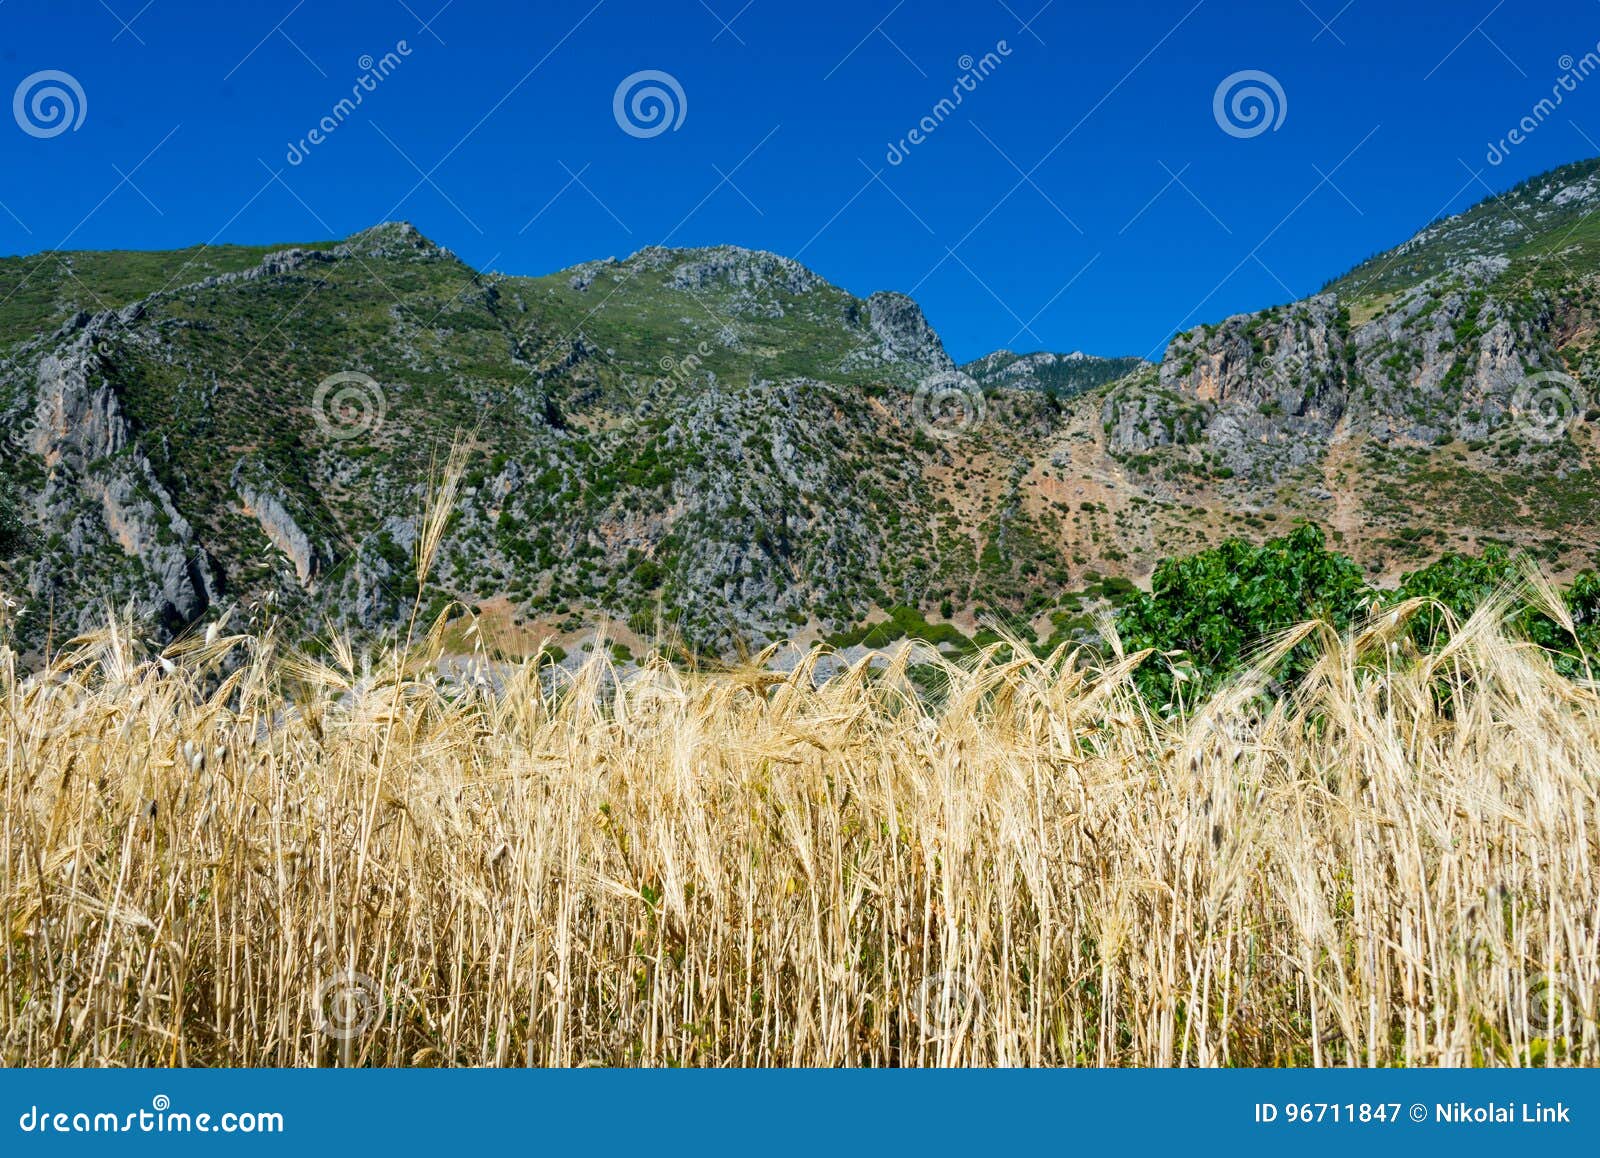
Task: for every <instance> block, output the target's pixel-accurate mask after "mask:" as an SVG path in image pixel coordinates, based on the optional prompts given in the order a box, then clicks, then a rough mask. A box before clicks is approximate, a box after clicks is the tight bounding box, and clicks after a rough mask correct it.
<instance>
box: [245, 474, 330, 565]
mask: <svg viewBox="0 0 1600 1158" xmlns="http://www.w3.org/2000/svg"><path fill="white" fill-rule="evenodd" d="M233 485H234V493H235V494H237V495H238V497H239V504H240V513H242V514H243V515H245V517H247V518H252V519H254V520H255V521H256V522H257V524H259V525H260V527H261V531H262V534H264V535H266V537H267V540H268V541H269V542H270V543H271V544H272V545H273V546H274V547H276V548H277V549H278V550H280V551H282V552H283V553H284V555H286V556H287V557H288V559H289V561H290V562H291V563H292V564H294V575H295V579H296V580H298V581H299V583H300V586H302V587H304V588H307V589H308V590H309V589H312V588H313V587H314V586H315V584H316V581H317V579H318V578H319V577H320V576H321V575H322V573H323V571H324V570H325V569H326V565H327V563H328V561H329V560H328V557H327V556H328V552H326V551H324V550H323V549H322V548H321V547H319V546H318V545H317V544H315V543H313V542H312V540H311V536H310V535H308V534H307V533H306V532H305V530H304V529H302V528H301V526H300V524H299V523H298V522H296V521H295V519H294V516H293V515H291V514H290V513H289V507H288V504H287V501H286V498H285V496H284V495H283V492H282V488H281V487H275V486H274V485H273V484H272V483H271V482H270V481H261V480H252V479H251V478H250V477H249V471H248V469H247V464H245V463H240V464H239V466H237V467H235V468H234V472H233Z"/></svg>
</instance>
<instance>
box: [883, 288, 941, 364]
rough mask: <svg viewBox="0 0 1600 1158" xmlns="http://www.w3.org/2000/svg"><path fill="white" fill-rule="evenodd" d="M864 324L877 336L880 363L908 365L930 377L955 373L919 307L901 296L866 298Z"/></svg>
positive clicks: (887, 294) (888, 293)
mask: <svg viewBox="0 0 1600 1158" xmlns="http://www.w3.org/2000/svg"><path fill="white" fill-rule="evenodd" d="M867 324H868V325H869V326H871V328H872V332H873V333H874V334H876V335H877V336H878V340H879V353H880V354H881V356H882V357H883V359H884V361H886V362H903V363H908V364H910V365H912V366H915V367H918V368H920V369H922V370H925V371H927V372H930V373H934V372H942V371H947V370H954V369H955V365H956V364H955V362H954V361H953V360H952V359H951V357H950V355H949V354H947V353H945V349H944V343H943V342H941V341H940V340H939V335H938V334H936V333H935V332H934V329H933V327H932V326H930V325H929V324H928V319H927V317H926V316H924V314H923V312H922V307H921V306H919V305H917V303H916V302H915V301H913V300H912V299H911V298H909V297H907V296H906V295H905V294H902V293H894V292H892V291H887V290H880V291H879V292H878V293H875V294H873V295H872V296H871V297H869V298H868V299H867Z"/></svg>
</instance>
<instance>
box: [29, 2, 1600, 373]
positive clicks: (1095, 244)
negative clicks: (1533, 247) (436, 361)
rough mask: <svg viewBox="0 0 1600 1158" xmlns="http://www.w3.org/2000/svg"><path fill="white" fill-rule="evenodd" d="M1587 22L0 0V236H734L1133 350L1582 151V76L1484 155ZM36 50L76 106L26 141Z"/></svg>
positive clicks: (952, 308) (508, 241)
mask: <svg viewBox="0 0 1600 1158" xmlns="http://www.w3.org/2000/svg"><path fill="white" fill-rule="evenodd" d="M402 42H403V44H404V50H403V51H402V50H401V47H400V46H401V45H402ZM1597 43H1600V3H1596V2H1595V0H1561V2H1552V3H1540V4H1537V5H1528V4H1521V3H1516V2H1514V0H1513V2H1501V3H1498V4H1497V3H1496V0H1453V2H1450V3H1443V2H1435V3H1417V2H1407V0H1349V2H1348V3H1346V0H1274V2H1272V3H1223V2H1221V0H1198V2H1197V0H1174V2H1170V3H1169V2H1165V0H1115V2H1102V0H1081V2H1076V3H1069V2H1068V0H1053V2H1049V3H1046V2H1045V0H967V2H965V3H959V4H958V3H917V2H916V0H904V2H902V3H898V4H897V3H896V0H852V2H849V3H842V2H835V0H811V2H808V3H804V4H798V3H780V2H779V0H750V2H749V3H746V0H687V2H682V0H656V2H654V3H636V2H633V0H600V2H599V3H596V2H595V0H577V2H575V3H567V2H564V0H561V2H547V3H539V4H526V5H524V4H515V5H514V4H502V3H473V2H470V0H453V2H449V3H447V2H446V0H403V2H402V0H356V2H350V3H340V4H338V5H331V4H325V3H317V2H316V0H308V2H303V3H301V4H299V5H298V6H297V5H296V4H295V0H261V2H257V3H248V2H238V3H230V4H227V5H223V4H199V3H194V2H191V0H149V2H148V3H146V2H145V0H86V2H81V0H65V2H62V0H0V96H5V95H14V94H16V93H17V90H18V89H19V87H20V88H22V89H23V90H24V92H23V104H22V107H21V112H20V114H19V113H18V112H17V110H16V108H15V104H14V105H13V109H12V113H13V115H12V116H11V117H0V252H3V253H30V252H35V251H39V250H48V249H54V248H66V249H107V248H170V247H177V246H183V245H189V244H194V243H198V242H207V241H213V240H215V241H219V242H243V243H274V242H288V241H296V240H309V239H316V238H324V237H328V236H344V235H347V234H350V233H353V232H355V231H357V230H359V229H362V228H365V227H366V226H369V225H371V224H373V223H374V222H376V221H379V220H384V219H393V218H403V219H406V220H410V221H412V222H414V223H415V224H416V225H417V226H418V227H419V228H420V229H421V230H422V231H423V232H424V233H426V234H428V235H429V236H430V237H432V238H434V239H435V240H436V241H438V242H440V243H441V244H444V245H447V246H449V247H450V248H451V249H453V250H455V251H456V252H457V253H458V254H459V255H460V256H461V257H462V258H463V259H464V260H465V261H467V262H469V263H470V264H472V265H474V266H477V267H479V268H486V269H495V270H500V271H504V272H507V273H544V272H548V271H550V270H553V269H559V268H562V267H564V266H568V265H571V264H574V263H577V262H579V261H584V260H588V259H591V258H595V257H605V256H612V255H615V256H625V255H626V254H628V253H631V252H633V251H634V250H636V249H638V248H640V247H642V246H645V245H651V244H661V243H665V244H670V245H706V244H713V243H720V242H729V243H735V244H739V245H746V246H752V247H757V248H762V249H770V250H774V251H776V252H779V253H784V254H788V255H791V256H795V257H798V258H799V259H800V260H801V261H803V262H804V263H805V264H806V265H808V266H810V267H812V268H813V269H815V270H817V271H818V272H819V273H821V274H822V275H823V276H825V277H827V278H828V279H830V280H831V281H833V282H835V283H837V284H839V285H842V286H844V287H845V288H847V289H849V290H851V291H853V292H855V293H858V294H862V295H865V294H867V293H870V292H872V291H873V290H877V289H896V290H902V291H905V292H909V293H912V294H913V295H914V296H915V297H916V298H917V299H918V300H919V301H920V302H921V303H922V304H923V307H924V308H925V310H926V311H927V313H928V316H929V318H930V320H931V321H932V322H933V324H934V326H935V327H936V328H937V329H938V330H939V331H940V333H941V334H942V335H943V336H944V338H945V341H946V344H947V346H948V347H949V348H950V350H951V352H952V354H954V355H955V356H956V357H957V358H959V359H963V360H964V359H967V358H972V357H976V356H978V355H980V354H982V353H985V352H987V351H989V350H991V349H995V348H998V347H1002V346H1003V347H1009V348H1013V349H1019V350H1022V349H1027V350H1032V349H1055V350H1071V349H1084V350H1088V351H1090V352H1094V353H1104V354H1118V353H1137V354H1153V353H1157V352H1159V351H1160V349H1161V348H1162V346H1163V345H1164V343H1165V342H1166V340H1167V338H1168V337H1169V336H1170V335H1171V334H1172V333H1173V332H1174V331H1175V330H1178V329H1180V328H1186V327H1188V326H1191V325H1193V324H1196V323H1198V322H1201V321H1208V320H1215V319H1217V318H1220V317H1223V316H1226V315H1228V314H1230V313H1237V312H1240V311H1243V310H1251V309H1257V308H1260V307H1263V306H1266V305H1269V304H1272V303H1274V302H1279V301H1284V300H1287V299H1290V298H1292V297H1297V296H1301V295H1304V294H1306V293H1310V292H1313V291H1315V290H1316V289H1317V288H1318V287H1320V286H1321V285H1322V284H1323V283H1324V282H1325V281H1326V280H1327V279H1329V278H1330V277H1333V276H1335V275H1337V274H1339V273H1340V272H1342V271H1343V270H1345V269H1346V268H1348V267H1349V266H1351V265H1352V264H1354V263H1355V262H1357V261H1359V260H1360V259H1362V258H1364V257H1366V256H1368V255H1370V254H1371V253H1374V252H1376V251H1379V250H1381V249H1384V248H1387V247H1389V246H1391V245H1393V244H1395V243H1397V242H1399V241H1402V240H1404V239H1405V238H1406V237H1407V236H1409V235H1410V234H1411V233H1413V232H1414V231H1415V230H1416V229H1418V228H1420V227H1421V226H1422V225H1424V224H1426V223H1427V222H1428V221H1429V220H1431V219H1433V218H1434V217H1436V216H1439V215H1441V214H1442V213H1445V212H1450V211H1456V210H1460V209H1463V208H1466V207H1467V206H1468V205H1470V204H1472V203H1473V202H1475V201H1478V200H1480V199H1482V198H1483V197H1484V196H1487V195H1488V194H1489V192H1490V191H1491V190H1494V191H1498V190H1502V189H1505V188H1508V187H1509V186H1511V185H1513V184H1515V183H1516V182H1518V181H1519V180H1521V179H1522V178H1524V177H1527V176H1529V175H1531V174H1534V173H1537V172H1540V171H1543V170H1545V169H1548V168H1550V167H1552V166H1555V165H1558V164H1562V163H1565V162H1567V161H1571V160H1575V159H1578V158H1581V157H1585V156H1590V155H1594V154H1596V153H1600V146H1597V145H1595V144H1594V143H1593V142H1594V141H1600V74H1596V75H1595V76H1592V77H1590V78H1589V79H1587V80H1586V81H1583V82H1581V83H1578V84H1576V85H1575V86H1574V90H1573V91H1571V92H1565V93H1563V100H1562V103H1561V106H1560V107H1559V108H1558V109H1556V110H1554V112H1552V113H1549V114H1548V115H1545V116H1542V117H1541V118H1539V119H1538V121H1537V123H1536V126H1535V128H1534V129H1533V130H1532V131H1531V132H1527V133H1525V134H1523V136H1524V139H1523V140H1522V142H1521V143H1520V144H1515V145H1512V146H1510V147H1509V148H1508V149H1507V150H1506V151H1505V154H1506V155H1505V156H1504V157H1503V159H1501V160H1500V161H1499V162H1498V163H1497V164H1491V163H1490V162H1489V160H1488V159H1487V157H1488V153H1489V151H1490V148H1489V147H1490V144H1491V143H1492V142H1500V141H1502V140H1503V139H1505V138H1506V136H1507V134H1508V132H1509V131H1510V130H1512V129H1513V128H1515V127H1516V126H1517V124H1518V122H1519V121H1521V120H1522V119H1523V118H1524V117H1528V116H1530V115H1531V114H1532V111H1533V109H1534V106H1535V105H1536V104H1537V103H1538V101H1539V100H1540V99H1541V98H1543V97H1546V96H1549V95H1550V93H1551V91H1552V88H1554V87H1555V86H1556V84H1557V81H1558V79H1559V78H1560V77H1561V76H1562V75H1563V73H1564V72H1565V71H1566V69H1567V68H1568V67H1570V64H1569V63H1568V61H1567V60H1565V59H1564V58H1576V59H1578V60H1581V59H1582V57H1583V56H1584V54H1585V53H1588V52H1594V51H1596V50H1597V49H1596V46H1597ZM1002 45H1003V48H1002ZM385 54H392V56H391V59H392V61H393V62H394V63H392V64H391V65H390V66H389V67H387V68H386V69H384V71H386V72H387V75H386V76H384V77H383V78H382V79H381V80H376V81H374V80H372V79H371V70H372V69H374V68H379V67H381V66H380V65H379V64H378V63H377V62H379V61H381V60H382V59H383V58H384V56H385ZM986 54H989V62H988V63H987V64H985V63H984V60H985V56H986ZM647 70H648V71H652V72H657V73H665V74H667V75H668V76H670V77H671V78H672V80H673V81H674V82H676V86H677V88H678V89H679V90H681V92H682V94H683V99H682V102H681V103H682V108H681V109H680V112H681V120H679V119H678V118H677V117H674V127H671V128H667V129H665V130H664V131H661V132H659V133H656V134H655V135H642V134H643V133H645V132H648V131H649V130H650V129H652V128H654V127H656V126H654V125H650V124H645V125H643V126H642V127H641V126H640V125H638V124H634V123H633V122H631V121H629V122H628V126H629V127H631V128H632V130H633V131H632V132H629V131H627V130H626V129H625V128H624V125H623V121H627V120H628V107H629V106H628V103H627V101H626V100H624V103H623V109H624V117H623V121H619V119H618V117H617V116H616V114H615V101H614V98H615V96H616V94H617V90H618V87H619V85H620V84H621V83H622V82H623V81H624V79H625V78H627V77H630V76H632V75H633V74H635V73H639V72H643V71H647ZM45 71H56V72H62V73H66V74H68V76H70V77H71V78H72V80H73V81H74V82H76V85H77V88H78V90H80V91H81V93H82V104H83V106H84V107H83V109H82V110H81V111H82V119H81V122H77V121H76V120H74V123H76V128H67V129H65V130H64V131H61V132H59V133H56V134H55V135H39V134H41V133H43V132H48V131H49V130H51V129H53V128H55V127H57V126H58V125H59V122H54V123H52V122H50V121H49V119H48V118H49V113H50V109H49V107H48V105H47V106H46V107H45V109H44V110H43V111H41V112H38V113H37V116H38V117H39V118H40V120H39V121H38V122H35V121H34V120H33V119H32V118H34V117H35V110H34V108H33V107H32V106H31V104H30V99H29V98H31V96H32V95H33V94H34V93H35V92H37V91H38V89H39V88H40V87H41V86H44V87H48V86H49V85H50V84H52V83H55V84H58V85H59V84H60V82H52V81H50V80H49V78H45V79H43V80H35V81H34V83H33V87H32V88H31V89H29V88H28V87H27V81H28V78H30V77H34V76H35V74H38V73H40V72H45ZM976 72H982V73H984V74H985V75H983V76H982V77H981V79H974V74H975V73H976ZM1242 72H1257V73H1265V74H1267V75H1268V76H1269V77H1270V78H1271V80H1272V82H1274V83H1275V86H1276V89H1277V90H1278V91H1279V92H1281V94H1282V98H1281V101H1280V99H1279V97H1278V95H1277V93H1276V92H1273V91H1270V88H1269V87H1268V86H1267V85H1265V84H1264V83H1263V82H1257V83H1258V85H1259V86H1260V87H1261V88H1262V91H1265V92H1267V95H1268V99H1269V100H1270V101H1271V102H1272V103H1273V104H1274V105H1275V106H1278V112H1279V113H1281V119H1279V117H1277V116H1274V117H1273V118H1272V124H1273V126H1274V127H1270V128H1265V129H1264V130H1263V131H1261V132H1258V133H1253V135H1252V133H1251V130H1253V129H1254V128H1256V127H1258V125H1259V122H1257V123H1254V124H1253V123H1250V122H1247V121H1237V120H1233V119H1230V113H1229V107H1230V106H1229V102H1228V100H1227V99H1226V98H1227V95H1228V94H1229V92H1231V91H1232V90H1224V101H1223V105H1222V110H1223V115H1222V119H1221V120H1219V117H1218V115H1217V110H1216V102H1215V99H1214V98H1215V97H1216V95H1217V93H1218V89H1219V86H1220V85H1222V83H1223V82H1224V80H1225V79H1226V78H1228V77H1230V76H1233V75H1235V74H1238V73H1242ZM363 75H366V76H368V78H369V79H368V88H367V89H363V90H362V100H361V102H360V104H359V106H357V107H355V108H354V109H353V110H347V111H346V112H344V113H341V114H337V115H335V106H336V105H337V104H338V102H339V101H340V100H341V99H342V98H345V97H348V96H349V95H350V94H351V92H352V90H353V89H355V88H357V87H359V78H360V77H362V76H363ZM963 76H965V77H967V83H966V86H965V87H962V85H961V78H962V77H963ZM1238 83H1244V84H1247V85H1248V84H1249V83H1251V82H1249V81H1248V80H1246V81H1244V82H1238ZM955 89H960V91H961V93H962V99H961V102H960V104H959V105H958V106H955V107H953V108H949V107H947V108H946V109H944V110H939V109H938V108H937V106H938V104H939V102H940V101H941V99H943V98H946V97H949V96H950V95H951V93H952V91H953V90H955ZM67 95H68V98H69V99H70V100H71V101H73V102H75V103H76V102H77V99H78V98H77V96H76V94H75V93H72V92H70V91H69V92H68V94H67ZM668 95H669V97H670V99H671V100H672V101H673V102H674V103H675V104H676V103H678V98H677V96H676V95H675V94H673V93H670V92H669V93H668ZM647 107H648V106H647ZM1249 107H1250V106H1249V105H1248V103H1247V105H1246V112H1248V109H1249ZM19 117H20V119H19ZM325 117H333V118H334V119H333V122H332V123H334V125H335V128H334V129H333V130H332V131H331V132H327V133H325V134H323V138H322V140H321V142H320V143H312V144H310V145H309V147H307V148H304V149H302V150H300V155H299V159H298V162H297V163H291V162H290V159H289V154H290V153H291V145H295V146H298V145H299V144H300V143H301V142H306V141H307V140H308V133H309V132H310V131H311V130H313V129H315V128H316V127H317V126H318V123H319V121H322V120H323V118H325ZM924 118H929V120H928V121H926V122H925V123H927V124H929V125H931V126H932V128H931V129H930V130H929V131H926V132H924V133H922V135H921V140H920V142H918V143H912V142H911V141H910V139H909V134H910V132H911V130H913V129H916V128H917V126H918V124H919V122H923V121H924ZM24 120H27V121H29V123H30V126H31V129H32V131H25V129H24V126H23V124H22V121H24ZM1224 121H1226V122H1227V125H1226V126H1225V125H1224V124H1223V122H1224ZM1229 129H1231V130H1232V131H1229ZM902 142H904V143H905V144H906V146H907V147H904V148H903V149H901V150H900V152H899V159H898V163H891V161H890V159H889V153H890V151H891V149H890V147H891V145H897V144H899V143H902Z"/></svg>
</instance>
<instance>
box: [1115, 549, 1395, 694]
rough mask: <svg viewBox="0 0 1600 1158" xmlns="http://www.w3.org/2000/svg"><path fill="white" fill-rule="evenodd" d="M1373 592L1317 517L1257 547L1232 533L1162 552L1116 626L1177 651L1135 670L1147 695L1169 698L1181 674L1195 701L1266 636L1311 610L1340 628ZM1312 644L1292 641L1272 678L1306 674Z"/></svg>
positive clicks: (1134, 644)
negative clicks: (1170, 554) (1329, 541)
mask: <svg viewBox="0 0 1600 1158" xmlns="http://www.w3.org/2000/svg"><path fill="white" fill-rule="evenodd" d="M1372 597H1373V593H1372V591H1371V589H1370V588H1369V587H1368V586H1367V584H1366V582H1365V580H1364V578H1363V577H1362V574H1361V569H1360V568H1359V567H1358V566H1356V564H1355V563H1354V562H1352V561H1351V560H1350V559H1349V558H1347V557H1346V556H1344V555H1340V554H1337V553H1336V552H1332V551H1329V550H1328V549H1327V546H1326V544H1325V540H1324V538H1323V533H1322V529H1321V528H1320V527H1317V526H1315V525H1312V524H1305V525H1302V526H1300V527H1297V528H1296V529H1295V530H1294V531H1293V532H1292V533H1290V534H1288V535H1286V536H1284V537H1283V538H1279V539H1273V540H1271V541H1270V542H1268V543H1265V544H1263V545H1262V546H1259V547H1256V546H1252V545H1251V544H1249V543H1247V542H1245V541H1244V540H1242V539H1229V540H1227V541H1226V542H1224V543H1222V544H1221V545H1220V546H1217V547H1214V548H1212V549H1210V550H1207V551H1201V552H1200V553H1198V554H1195V555H1188V556H1185V557H1182V558H1176V559H1165V560H1163V561H1162V562H1161V563H1160V565H1158V566H1157V567H1156V570H1155V574H1154V575H1153V576H1152V578H1151V584H1150V593H1149V594H1148V595H1145V594H1142V593H1141V594H1140V595H1138V596H1137V597H1135V598H1133V599H1131V600H1130V601H1129V602H1127V603H1126V604H1125V605H1124V606H1123V607H1122V609H1121V611H1120V612H1119V613H1118V616H1117V630H1118V632H1119V633H1120V634H1121V636H1122V638H1123V640H1124V641H1125V643H1126V644H1127V645H1128V647H1129V648H1132V649H1142V648H1147V647H1149V648H1155V649H1157V650H1158V651H1160V652H1180V653H1182V654H1180V655H1176V656H1169V657H1168V659H1169V662H1168V663H1165V664H1163V663H1161V662H1159V661H1153V662H1149V663H1146V664H1144V665H1143V667H1141V668H1140V670H1139V672H1138V673H1137V675H1136V677H1135V678H1136V679H1137V680H1138V682H1139V684H1140V687H1141V690H1143V691H1144V692H1145V694H1146V695H1147V696H1149V697H1152V698H1153V699H1154V702H1156V703H1166V702H1170V701H1172V700H1173V698H1174V696H1175V695H1176V694H1177V684H1178V683H1179V682H1180V680H1182V681H1184V682H1187V683H1188V684H1189V686H1187V687H1185V688H1184V689H1183V698H1184V699H1185V700H1189V701H1193V700H1194V699H1196V698H1199V697H1201V696H1204V695H1205V694H1207V693H1209V692H1210V691H1212V690H1213V689H1214V688H1215V687H1216V686H1217V684H1218V683H1220V682H1221V680H1222V679H1223V678H1224V677H1226V676H1227V675H1228V674H1229V673H1230V672H1231V671H1233V670H1234V669H1235V668H1236V667H1237V666H1238V665H1239V664H1240V662H1241V661H1242V660H1243V659H1244V658H1245V656H1246V655H1247V654H1248V652H1249V651H1250V649H1252V648H1253V647H1255V646H1256V645H1257V644H1259V643H1260V642H1262V640H1263V639H1264V638H1265V637H1267V636H1270V635H1272V634H1273V633H1274V632H1277V631H1281V630H1283V629H1285V628H1288V627H1292V626H1294V625H1295V624H1297V623H1302V622H1304V621H1306V620H1308V619H1321V620H1325V621H1327V622H1328V623H1331V624H1332V625H1333V626H1335V627H1337V628H1340V629H1341V630H1342V629H1343V628H1345V627H1348V626H1349V625H1350V623H1351V621H1352V620H1354V619H1355V618H1357V617H1358V616H1359V615H1360V614H1361V613H1362V612H1363V611H1364V610H1365V609H1366V607H1367V605H1368V604H1369V602H1370V601H1371V599H1372ZM1313 654H1314V652H1313V650H1312V648H1311V647H1310V646H1309V645H1307V646H1303V647H1301V648H1297V649H1296V650H1295V652H1294V653H1293V654H1291V655H1290V656H1289V657H1288V659H1287V660H1286V661H1285V666H1284V670H1283V671H1282V672H1280V673H1279V678H1285V679H1292V678H1295V677H1297V676H1299V675H1301V674H1303V673H1304V671H1305V670H1306V669H1307V667H1308V665H1309V663H1310V661H1311V657H1312V656H1313ZM1175 672H1177V673H1180V674H1177V675H1175V674H1174V673H1175Z"/></svg>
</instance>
